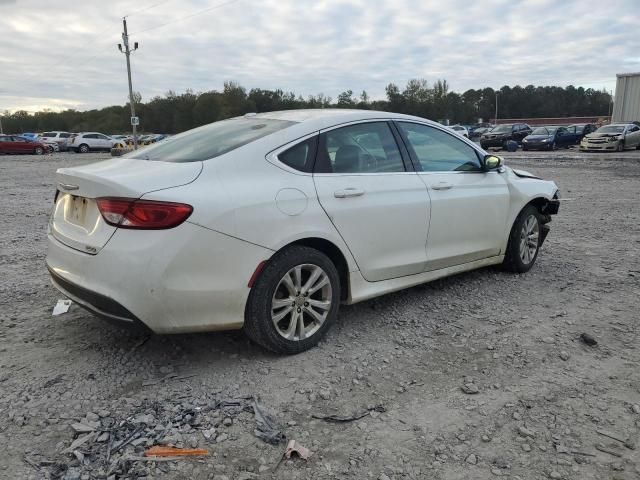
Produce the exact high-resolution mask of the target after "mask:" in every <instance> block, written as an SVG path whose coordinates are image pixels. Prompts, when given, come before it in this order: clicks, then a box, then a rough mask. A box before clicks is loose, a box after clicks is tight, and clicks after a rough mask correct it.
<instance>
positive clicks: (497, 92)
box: [494, 90, 500, 125]
mask: <svg viewBox="0 0 640 480" xmlns="http://www.w3.org/2000/svg"><path fill="white" fill-rule="evenodd" d="M499 93H500V92H499V91H498V90H496V117H495V119H494V120H495V122H496V125H497V124H498V94H499Z"/></svg>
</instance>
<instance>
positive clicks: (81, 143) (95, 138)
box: [67, 132, 118, 153]
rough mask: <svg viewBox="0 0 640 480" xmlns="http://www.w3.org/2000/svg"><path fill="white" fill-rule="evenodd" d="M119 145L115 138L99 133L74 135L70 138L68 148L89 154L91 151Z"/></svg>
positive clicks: (109, 149) (109, 148) (108, 149)
mask: <svg viewBox="0 0 640 480" xmlns="http://www.w3.org/2000/svg"><path fill="white" fill-rule="evenodd" d="M116 143H118V142H117V141H116V140H114V139H113V138H111V137H109V136H107V135H105V134H103V133H98V132H83V133H74V134H72V135H71V137H69V141H68V143H67V147H68V149H69V150H72V151H74V152H77V153H87V152H90V151H100V150H106V151H111V148H112V147H113V146H114V145H115V144H116Z"/></svg>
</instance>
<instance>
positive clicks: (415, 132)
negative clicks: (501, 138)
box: [398, 122, 482, 172]
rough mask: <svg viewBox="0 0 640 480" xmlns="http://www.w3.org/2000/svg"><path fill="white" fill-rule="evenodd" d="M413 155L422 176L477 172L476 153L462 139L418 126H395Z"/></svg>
mask: <svg viewBox="0 0 640 480" xmlns="http://www.w3.org/2000/svg"><path fill="white" fill-rule="evenodd" d="M398 126H399V127H400V130H401V131H402V133H403V134H404V135H405V137H406V138H407V141H408V142H409V147H410V148H411V149H412V150H413V155H414V156H415V158H416V159H417V160H418V162H419V163H420V166H421V167H422V170H423V171H425V172H459V171H463V172H477V171H481V170H482V169H481V167H480V160H479V159H478V155H477V154H476V151H475V150H474V149H473V148H472V147H470V146H469V145H467V144H466V143H465V142H464V141H463V140H462V139H460V138H459V137H456V136H454V135H451V134H449V133H446V132H443V131H442V130H439V129H437V128H433V127H429V126H427V125H422V124H419V123H406V122H399V123H398Z"/></svg>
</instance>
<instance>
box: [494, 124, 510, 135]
mask: <svg viewBox="0 0 640 480" xmlns="http://www.w3.org/2000/svg"><path fill="white" fill-rule="evenodd" d="M510 132H511V125H498V126H497V127H494V128H493V129H492V130H491V133H510Z"/></svg>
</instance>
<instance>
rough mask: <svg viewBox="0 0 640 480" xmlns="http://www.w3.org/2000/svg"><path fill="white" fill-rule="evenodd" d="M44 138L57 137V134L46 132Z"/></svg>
mask: <svg viewBox="0 0 640 480" xmlns="http://www.w3.org/2000/svg"><path fill="white" fill-rule="evenodd" d="M42 136H43V137H55V136H56V134H55V132H44V133H43V134H42Z"/></svg>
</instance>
